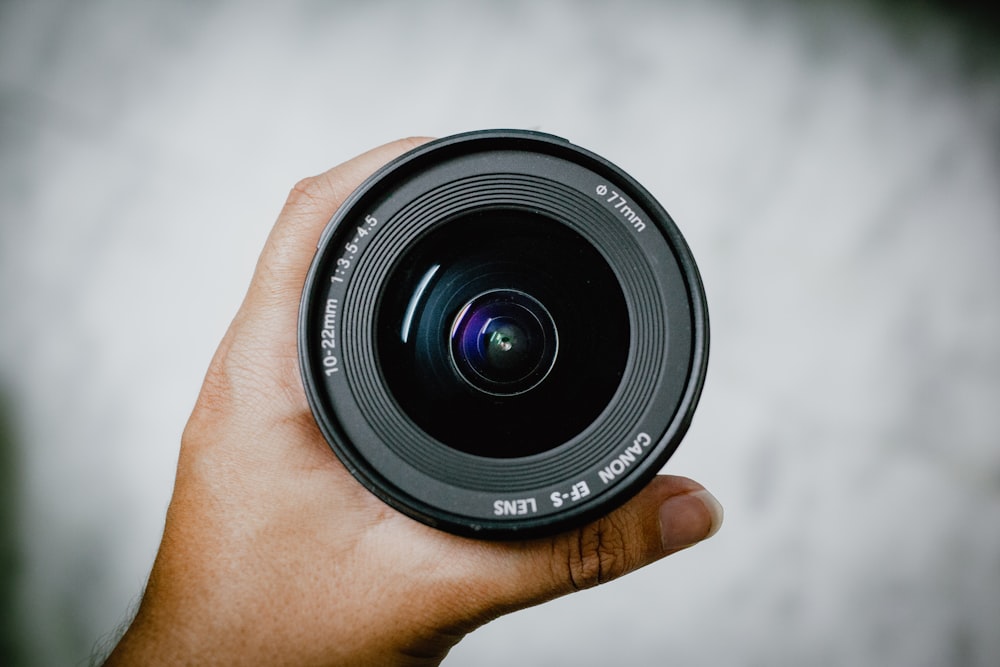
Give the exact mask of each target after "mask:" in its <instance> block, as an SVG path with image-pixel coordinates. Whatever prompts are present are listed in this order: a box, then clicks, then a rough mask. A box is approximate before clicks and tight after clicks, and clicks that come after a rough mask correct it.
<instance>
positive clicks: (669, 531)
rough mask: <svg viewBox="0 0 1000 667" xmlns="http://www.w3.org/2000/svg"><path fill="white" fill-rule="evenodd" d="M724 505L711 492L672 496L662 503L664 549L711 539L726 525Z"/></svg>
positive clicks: (661, 524) (661, 523)
mask: <svg viewBox="0 0 1000 667" xmlns="http://www.w3.org/2000/svg"><path fill="white" fill-rule="evenodd" d="M722 516H723V511H722V505H721V504H719V501H718V500H716V499H715V496H713V495H712V494H711V493H709V492H708V491H706V490H704V489H702V490H700V491H692V492H691V493H684V494H681V495H679V496H672V497H670V498H668V499H667V501H666V502H664V503H663V504H662V505H660V536H661V537H662V539H663V548H664V550H667V551H669V550H672V549H680V548H683V547H689V546H691V545H692V544H696V543H698V542H701V541H702V540H707V539H708V538H710V537H711V536H712V535H715V533H717V532H718V530H719V528H720V527H722Z"/></svg>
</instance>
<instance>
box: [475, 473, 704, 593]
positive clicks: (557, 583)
mask: <svg viewBox="0 0 1000 667" xmlns="http://www.w3.org/2000/svg"><path fill="white" fill-rule="evenodd" d="M722 516H723V512H722V505H720V504H719V501H718V500H716V499H715V497H714V496H712V494H711V493H709V492H708V491H706V490H705V488H704V487H702V486H701V485H700V484H698V483H697V482H695V481H693V480H690V479H687V478H685V477H675V476H670V475H660V476H657V477H655V478H654V479H653V481H652V482H650V483H649V484H648V485H647V486H646V487H645V488H644V489H643V490H642V491H641V492H639V494H638V495H636V496H635V497H634V498H632V499H631V500H629V501H628V502H627V503H625V504H624V505H622V506H621V507H619V508H618V509H616V510H615V511H614V512H611V513H610V514H608V515H606V516H604V517H601V518H600V519H597V520H596V521H594V522H592V523H590V524H587V525H585V526H583V527H582V528H578V529H576V530H573V531H569V532H567V533H563V534H561V535H557V536H556V537H554V538H550V539H547V540H537V541H532V542H528V543H525V544H524V545H523V548H521V549H518V550H516V551H515V553H514V554H513V556H512V557H513V558H514V559H515V561H516V562H515V567H513V568H510V569H505V570H504V575H505V576H504V577H503V579H504V580H505V581H502V582H501V581H496V580H494V586H495V588H494V589H493V592H494V594H495V597H494V603H495V605H496V606H495V608H494V612H499V613H504V612H506V611H511V610H513V609H518V608H523V607H528V606H531V605H534V604H539V603H541V602H545V601H547V600H550V599H553V598H556V597H559V596H561V595H564V594H566V593H571V592H573V591H578V590H582V589H585V588H591V587H593V586H596V585H598V584H603V583H605V582H608V581H611V580H612V579H616V578H618V577H620V576H622V575H625V574H628V573H629V572H633V571H635V570H637V569H639V568H641V567H643V566H645V565H649V564H650V563H653V562H655V561H658V560H660V559H661V558H663V557H665V556H668V555H670V554H672V553H674V552H677V551H680V550H681V549H684V548H686V547H689V546H692V545H694V544H696V543H698V542H701V541H702V540H704V539H707V538H709V537H711V536H712V535H714V534H715V533H716V531H718V529H719V527H720V526H721V525H722ZM498 588H499V589H500V590H497V589H498Z"/></svg>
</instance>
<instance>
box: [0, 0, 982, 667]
mask: <svg viewBox="0 0 1000 667" xmlns="http://www.w3.org/2000/svg"><path fill="white" fill-rule="evenodd" d="M996 28H997V22H996V20H995V16H994V15H992V14H984V13H978V12H976V11H975V10H971V9H968V8H967V7H965V6H964V5H954V4H946V3H940V4H937V3H920V2H917V3H913V2H910V3H904V2H898V3H894V2H860V1H858V2H839V3H838V2H823V1H818V0H817V1H814V2H805V3H794V2H790V1H789V2H782V1H777V0H775V1H769V2H768V1H753V2H737V1H726V0H705V1H702V2H693V1H691V2H688V1H683V0H676V1H671V2H652V1H647V2H639V1H635V2H632V1H625V0H620V1H618V2H603V3H602V2H533V3H530V2H499V1H497V2H476V3H474V2H444V1H442V2H403V1H399V2H367V3H362V2H320V1H318V0H311V1H310V0H296V1H291V2H280V3H278V2H275V3H269V4H264V3H251V2H236V1H234V0H219V1H215V2H192V1H189V2H170V3H167V2H125V1H115V0H104V1H100V2H74V1H70V0H66V1H64V2H44V1H31V2H28V1H21V2H10V1H8V2H3V3H2V4H0V522H2V525H0V528H2V533H0V596H2V597H0V604H2V609H0V614H2V616H0V620H2V628H0V664H4V665H11V666H14V665H53V666H55V665H72V664H81V663H85V662H86V660H87V657H88V655H89V654H90V652H91V648H92V646H93V645H94V644H95V643H99V642H100V641H101V638H102V637H103V636H105V635H107V634H108V633H112V632H113V631H114V630H115V628H116V627H117V626H119V625H120V624H121V623H122V622H123V621H124V620H125V619H127V617H128V614H129V610H130V608H132V606H133V605H134V603H135V601H136V600H137V598H138V595H139V594H140V591H141V589H142V586H143V583H144V580H145V577H146V574H147V572H148V570H149V567H150V565H151V563H152V559H153V556H154V553H155V549H156V546H157V543H158V540H159V535H160V531H161V528H162V523H163V518H164V512H165V509H166V505H167V502H168V499H169V495H170V491H171V484H172V476H173V468H174V465H175V462H176V456H177V451H178V440H179V436H180V433H181V430H182V428H183V426H184V422H185V420H186V418H187V415H188V412H189V410H190V409H191V406H192V404H193V401H194V398H195V395H196V393H197V391H198V388H199V386H200V384H201V379H202V376H203V373H204V371H205V368H206V366H207V364H208V361H209V359H210V358H211V355H212V353H213V351H214V349H215V346H216V344H217V342H218V340H219V339H220V337H221V336H222V334H223V332H224V330H225V328H226V326H227V325H228V322H229V319H230V318H231V317H232V315H233V314H234V312H235V309H236V307H237V305H238V303H239V301H240V299H241V297H242V294H243V291H244V289H245V287H246V284H247V282H248V280H249V277H250V273H251V270H252V267H253V265H254V262H255V260H256V256H257V253H258V251H259V249H260V247H261V246H262V244H263V242H264V239H265V237H266V234H267V232H268V230H269V228H270V226H271V224H272V222H273V220H274V217H275V215H276V214H277V212H278V210H279V208H280V206H281V204H282V202H283V201H284V198H285V195H286V193H287V192H288V190H289V188H290V187H291V186H292V185H293V184H294V183H295V182H296V181H297V180H298V179H299V178H300V177H302V176H305V175H309V174H312V173H315V172H318V171H321V170H323V169H326V168H327V167H330V166H332V165H334V164H336V163H339V162H341V161H343V160H345V159H347V158H349V157H351V156H353V155H355V154H357V153H359V152H361V151H363V150H365V149H367V148H369V147H372V146H374V145H376V144H380V143H383V142H385V141H388V140H391V139H393V138H396V137H399V136H404V135H410V134H431V135H445V134H450V133H453V132H457V131H463V130H471V129H479V128H486V127H523V128H532V129H539V130H543V131H548V132H552V133H555V134H559V135H562V136H565V137H567V138H569V139H571V140H572V141H574V142H575V143H578V144H580V145H582V146H585V147H587V148H590V149H591V150H594V151H596V152H598V153H601V154H603V155H605V156H606V157H608V158H609V159H611V160H612V161H614V162H616V163H618V164H619V165H621V166H622V167H623V168H625V169H626V170H627V171H629V172H630V173H632V174H633V175H634V176H636V177H637V178H638V179H639V181H640V182H642V183H644V184H645V185H646V186H647V187H648V188H649V189H650V190H651V191H652V192H653V193H654V194H655V195H656V196H657V197H658V198H659V199H660V200H661V201H662V203H663V204H664V206H665V207H666V208H667V209H668V210H669V211H670V212H671V214H672V215H673V216H674V218H675V219H676V220H677V222H678V224H679V226H680V227H681V229H682V231H683V232H684V234H685V235H686V237H687V238H688V240H689V242H690V244H691V246H692V249H693V251H694V253H695V256H696V257H697V258H698V260H699V263H700V266H701V269H702V272H703V275H704V279H705V283H706V287H707V290H708V295H709V304H710V308H711V314H712V325H713V332H712V335H713V340H712V342H713V350H712V358H711V362H710V369H709V377H708V383H707V387H706V391H705V394H704V398H703V401H702V405H701V408H700V411H699V413H698V414H697V416H696V419H695V423H694V426H693V428H692V430H691V432H690V434H689V435H688V437H687V439H686V441H685V442H684V444H683V445H682V447H681V449H680V450H679V451H678V454H677V455H676V456H675V457H674V458H673V459H672V460H671V461H670V463H669V464H668V466H667V470H668V471H670V472H673V473H677V474H685V475H689V476H691V477H694V478H695V479H698V480H700V481H702V482H703V483H704V484H706V485H707V486H708V487H709V488H710V489H712V490H713V492H715V494H716V495H717V496H718V497H719V498H720V499H721V500H722V502H723V504H724V505H725V506H726V509H727V517H726V525H725V526H724V529H723V530H722V532H721V533H719V535H718V536H716V537H715V538H714V539H712V540H711V541H710V542H708V543H705V544H703V545H700V546H698V547H697V548H694V549H692V550H689V551H687V552H684V553H682V554H679V555H677V556H675V557H672V558H670V559H668V560H667V561H664V562H662V563H658V564H657V565H655V566H652V567H650V568H648V569H646V570H644V571H642V572H639V573H636V574H634V575H632V576H630V577H627V578H626V579H624V580H621V581H618V582H615V583H613V584H610V585H608V586H605V587H601V588H599V589H596V590H593V591H588V592H586V593H583V594H580V595H574V596H572V597H569V598H564V599H561V600H559V601H556V602H554V603H551V604H548V605H545V606H542V607H539V608H536V609H532V610H528V611H524V612H520V613H517V614H514V615H512V616H509V617H506V618H504V619H501V620H498V621H496V622H494V623H492V624H491V625H489V626H487V627H486V628H484V629H482V630H480V631H478V632H476V633H474V634H473V635H472V636H470V637H469V638H468V639H466V640H465V641H464V642H463V643H462V644H460V645H459V646H458V647H457V648H456V649H455V650H454V651H453V652H452V654H451V656H450V657H449V658H448V660H447V661H446V664H447V665H455V666H458V665H472V666H475V667H479V666H491V665H497V666H499V665H505V666H506V665H513V664H522V665H579V666H581V667H583V666H590V665H607V664H616V665H880V666H884V665H906V666H920V665H927V666H931V665H984V666H986V665H997V664H1000V409H998V408H1000V50H998V48H997V46H996V44H997V41H998V40H997V36H998V33H997V31H996ZM414 576H419V575H417V574H415V575H414Z"/></svg>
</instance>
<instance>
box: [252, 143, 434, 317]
mask: <svg viewBox="0 0 1000 667" xmlns="http://www.w3.org/2000/svg"><path fill="white" fill-rule="evenodd" d="M426 141H428V139H427V138H423V137H410V138H407V139H399V140H397V141H393V142H392V143H388V144H385V145H383V146H379V147H378V148H374V149H372V150H370V151H368V152H366V153H362V154H361V155H359V156H357V157H355V158H353V159H351V160H348V161H347V162H344V163H343V164H340V165H338V166H336V167H334V168H332V169H329V170H328V171H325V172H323V173H322V174H319V175H317V176H310V177H308V178H304V179H302V180H301V181H299V182H298V183H296V184H295V187H293V188H292V191H291V192H290V193H289V195H288V199H287V200H286V201H285V205H284V207H283V208H282V210H281V214H280V215H279V216H278V220H277V222H276V223H275V225H274V228H273V229H272V230H271V233H270V235H269V236H268V239H267V243H265V245H264V249H263V251H262V252H261V255H260V259H259V260H258V261H257V268H256V270H255V271H254V277H253V282H252V283H251V285H250V290H249V292H248V293H247V302H248V303H247V304H245V305H251V306H252V307H263V308H267V309H277V310H274V311H272V314H274V315H279V314H280V315H279V316H280V317H282V318H285V317H287V318H290V319H289V320H288V321H290V322H294V321H295V318H296V316H297V313H298V302H299V296H300V295H301V293H302V285H303V283H304V282H305V277H306V273H307V272H308V270H309V264H310V263H311V261H312V258H313V255H314V253H315V252H316V243H317V242H318V240H319V237H320V234H321V233H322V232H323V228H324V227H326V224H327V223H328V222H329V221H330V218H331V217H333V214H334V213H335V212H336V210H337V208H338V207H339V206H340V205H341V204H342V203H343V202H344V200H345V199H347V197H348V195H350V194H351V193H352V192H353V191H354V190H355V189H356V188H357V187H358V186H359V185H361V183H362V182H363V181H364V180H365V179H366V178H368V176H370V175H371V174H372V173H374V172H375V170H376V169H378V168H379V167H381V166H382V165H384V164H385V163H387V162H389V161H390V160H393V159H394V158H396V157H399V156H400V155H402V154H403V153H405V152H406V151H408V150H411V149H413V148H416V147H417V146H419V145H421V144H423V143H425V142H426Z"/></svg>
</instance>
